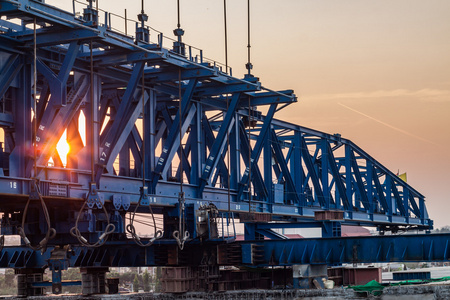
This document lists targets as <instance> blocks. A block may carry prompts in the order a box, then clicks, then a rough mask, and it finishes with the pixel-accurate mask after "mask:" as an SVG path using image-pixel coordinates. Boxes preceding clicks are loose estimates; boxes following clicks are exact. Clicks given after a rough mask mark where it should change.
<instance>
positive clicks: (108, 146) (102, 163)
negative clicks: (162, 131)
mask: <svg viewBox="0 0 450 300" xmlns="http://www.w3.org/2000/svg"><path fill="white" fill-rule="evenodd" d="M144 64H145V62H143V61H141V62H137V63H136V64H135V65H134V67H133V72H132V73H131V77H130V80H129V82H128V85H127V88H126V90H125V94H124V95H123V98H122V101H121V102H120V106H119V108H118V109H117V114H116V116H115V119H114V121H113V123H112V125H111V129H110V130H108V132H107V133H106V135H105V138H104V139H103V142H102V146H101V148H100V157H99V161H98V167H97V170H96V172H95V174H96V178H95V179H96V182H97V183H98V182H99V180H100V177H101V175H102V174H103V170H104V169H105V168H107V166H108V163H110V157H111V156H112V155H111V154H112V147H114V145H115V143H116V142H117V140H118V138H119V136H118V135H119V134H120V133H121V130H120V129H119V128H121V127H122V126H123V125H124V124H126V123H127V122H128V121H129V119H127V118H128V117H129V115H130V111H131V110H133V105H132V102H133V100H134V97H133V96H134V95H135V93H136V87H137V85H138V81H139V80H140V79H141V76H142V71H143V69H144ZM91 101H92V100H91ZM95 113H97V112H95ZM113 159H114V158H113Z"/></svg>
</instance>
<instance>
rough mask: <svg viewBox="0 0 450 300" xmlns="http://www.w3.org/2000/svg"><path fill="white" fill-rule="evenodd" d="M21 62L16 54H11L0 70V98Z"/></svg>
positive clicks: (17, 71)
mask: <svg viewBox="0 0 450 300" xmlns="http://www.w3.org/2000/svg"><path fill="white" fill-rule="evenodd" d="M22 66H23V63H22V62H21V59H20V57H19V56H18V55H17V54H12V55H11V56H10V57H9V58H8V60H7V61H6V63H5V64H4V66H3V67H2V69H1V70H0V99H1V98H3V96H4V95H5V92H6V90H7V89H8V87H9V86H10V84H11V82H12V81H13V80H14V78H16V76H17V74H18V73H19V71H20V69H21V68H22Z"/></svg>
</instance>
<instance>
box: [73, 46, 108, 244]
mask: <svg viewBox="0 0 450 300" xmlns="http://www.w3.org/2000/svg"><path fill="white" fill-rule="evenodd" d="M92 41H93V40H92V39H91V40H90V44H89V48H90V77H91V78H90V84H91V87H90V98H91V124H90V125H91V126H90V127H91V128H90V134H91V139H90V140H91V183H90V185H89V193H88V195H87V197H86V200H85V201H84V203H83V205H82V206H81V208H80V211H79V212H78V215H77V219H76V221H75V226H74V227H72V228H71V229H70V234H71V235H72V236H74V237H76V238H77V239H78V241H79V242H80V243H81V244H82V245H83V246H85V247H92V248H95V247H100V246H102V245H104V244H105V243H106V241H107V240H108V237H109V235H110V234H112V233H113V232H114V231H115V230H116V226H115V225H114V224H112V223H111V222H110V218H109V214H108V212H107V210H106V207H105V204H104V203H103V204H101V207H102V209H103V212H104V213H105V218H106V220H107V222H108V224H107V225H106V228H105V231H104V232H103V233H102V234H101V235H100V237H99V239H98V240H97V241H96V242H95V243H94V244H91V243H89V242H88V241H87V239H86V238H85V237H83V236H82V235H81V232H80V230H79V229H78V222H79V220H80V216H81V214H82V212H83V210H84V208H85V207H86V204H87V203H88V201H95V202H97V201H98V202H99V203H100V198H99V195H98V192H97V189H96V182H95V168H94V167H95V163H94V153H95V147H94V142H95V137H94V134H95V131H94V127H95V126H94V125H95V118H94V114H96V113H97V107H96V106H95V105H94V104H95V103H94V54H93V43H92ZM95 202H94V203H95ZM97 205H99V204H98V203H97Z"/></svg>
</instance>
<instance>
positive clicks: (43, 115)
mask: <svg viewBox="0 0 450 300" xmlns="http://www.w3.org/2000/svg"><path fill="white" fill-rule="evenodd" d="M0 4H1V7H0V16H1V17H6V20H5V19H4V18H2V19H1V20H0V99H1V105H0V127H1V128H2V130H3V131H4V137H5V138H4V141H3V145H2V151H1V152H0V154H1V157H2V159H1V160H0V164H1V165H0V175H1V176H0V194H1V199H0V211H1V212H3V213H4V215H3V218H2V228H1V230H2V234H17V233H18V230H17V228H18V226H20V225H21V221H22V216H23V212H24V208H25V206H26V203H27V200H28V198H29V196H30V194H31V186H32V184H33V182H35V181H37V182H38V183H39V188H40V193H41V194H42V195H43V196H44V199H45V202H46V205H47V207H48V211H49V216H50V220H51V224H52V226H53V227H54V228H55V230H56V236H55V237H54V238H53V239H51V240H49V241H48V246H49V247H50V248H52V247H53V245H67V244H70V245H74V247H75V248H74V249H76V250H75V252H74V254H70V256H71V257H72V259H70V260H69V261H70V264H69V265H67V266H97V265H98V266H136V265H158V264H159V265H160V264H167V263H168V262H167V254H166V256H165V258H164V255H162V254H161V253H160V252H159V251H160V250H158V249H157V248H155V247H149V248H146V249H141V248H139V247H137V246H135V244H134V242H133V240H132V239H130V238H129V237H127V232H126V224H127V221H126V219H127V217H128V216H130V215H133V214H134V212H137V213H141V214H146V215H147V216H151V215H152V214H153V213H154V214H158V215H159V216H160V218H162V219H163V221H164V222H163V223H164V224H163V225H159V226H160V227H161V228H159V229H163V230H164V236H163V237H162V238H161V240H158V241H157V242H155V245H169V246H167V247H169V248H170V247H172V246H176V241H175V240H174V239H173V234H174V233H175V232H179V230H181V227H182V225H183V226H185V227H186V230H187V231H188V232H189V233H190V235H191V237H192V239H193V241H194V242H193V245H200V244H199V243H197V242H198V241H200V240H201V241H202V242H206V243H208V239H206V241H205V239H204V238H203V237H200V236H198V235H197V227H196V226H197V225H198V224H197V223H198V222H197V221H196V220H197V218H196V211H197V210H198V209H199V208H200V207H201V206H206V205H209V204H210V203H212V204H214V205H215V207H216V208H217V209H218V211H219V212H221V213H226V214H227V216H233V218H234V217H236V218H240V219H241V221H242V222H247V225H246V238H247V240H249V239H250V240H258V239H262V238H263V237H264V236H266V237H268V238H270V239H272V240H271V241H268V242H267V244H266V242H264V244H262V242H258V244H257V246H258V247H263V248H264V251H265V255H266V256H265V258H264V259H265V260H264V262H261V263H262V264H268V262H269V261H270V258H271V257H272V253H274V259H276V260H277V262H278V263H280V264H292V263H308V262H309V263H315V262H319V261H322V262H324V261H325V262H332V263H342V262H348V261H351V257H349V256H348V254H347V253H343V252H342V253H339V251H338V250H331V249H335V248H336V247H338V245H339V243H350V242H347V241H346V240H333V239H331V240H330V239H323V240H321V241H317V240H305V241H300V240H298V241H289V240H287V241H286V240H284V239H285V237H284V236H283V235H281V234H279V233H277V232H275V231H273V230H272V229H273V228H275V227H284V228H287V227H291V228H302V227H312V226H317V227H322V229H323V232H324V233H325V234H324V236H336V235H339V234H336V232H339V228H340V225H341V224H351V225H363V226H375V227H378V228H379V229H380V230H383V231H389V230H392V231H396V230H398V229H399V228H400V229H411V228H414V229H425V230H428V229H431V228H432V225H433V222H432V220H431V219H430V218H429V216H428V213H427V209H426V205H425V197H424V196H423V195H422V194H420V193H419V192H418V191H416V190H415V189H414V188H412V187H411V186H410V185H408V184H407V183H406V182H403V181H402V180H401V179H400V178H398V177H397V176H396V175H395V174H394V173H393V172H391V171H389V170H388V169H387V168H385V167H384V166H383V165H382V164H380V163H379V162H377V161H376V160H375V159H374V158H373V157H372V156H370V155H369V154H368V153H366V152H365V151H364V150H362V149H361V148H359V147H358V146H357V145H356V144H354V143H353V142H352V141H350V140H347V139H344V138H342V137H341V136H340V135H339V134H334V135H330V134H326V133H323V132H320V131H316V130H312V129H309V128H306V127H302V126H299V125H295V124H291V123H287V122H284V121H282V120H277V119H276V118H275V114H276V112H277V110H279V109H282V108H283V107H285V106H287V105H289V104H292V103H295V102H297V98H296V96H295V94H294V92H293V91H292V90H285V91H273V90H270V89H267V88H265V87H264V86H262V84H261V83H260V82H259V79H258V78H256V77H254V76H252V75H250V74H247V75H245V77H244V78H242V79H241V78H236V77H233V76H231V70H229V69H226V70H224V69H223V68H222V67H221V66H220V64H218V63H216V62H210V61H206V60H204V58H203V52H202V51H201V50H198V49H197V50H196V48H193V47H191V46H189V45H186V44H184V43H182V42H181V35H179V36H178V38H179V39H178V41H177V42H175V43H176V44H174V45H173V47H172V48H171V49H167V48H165V47H164V46H165V45H163V42H164V41H165V40H164V38H163V35H162V34H159V36H158V37H157V43H153V42H150V40H149V36H148V35H149V32H148V29H147V28H146V27H145V26H146V25H145V20H144V19H145V18H144V16H141V19H140V23H136V28H137V30H136V36H137V38H133V37H131V36H130V35H125V34H123V33H120V32H117V31H114V30H112V29H111V28H112V26H111V21H110V19H109V18H108V13H106V15H105V19H103V20H102V19H101V17H99V16H98V13H97V11H96V10H95V9H94V8H93V7H92V6H88V7H87V8H86V9H85V10H84V14H83V15H82V16H81V17H77V16H75V15H74V14H72V13H69V12H65V11H62V10H60V9H57V8H55V7H52V6H50V5H46V4H45V3H44V2H38V1H30V0H0ZM102 21H103V23H102ZM35 22H36V25H37V29H36V32H34V30H32V29H30V28H32V27H33V24H34V23H35ZM34 33H36V39H35V38H34ZM34 45H36V47H37V52H36V57H34ZM91 45H92V54H91V51H90V47H91ZM169 46H170V45H169ZM185 47H187V48H188V51H186V53H183V52H184V51H185V50H186V49H185ZM195 51H198V53H197V54H196V55H195V53H194V52H195ZM91 55H92V59H91ZM34 58H36V64H34ZM34 69H36V70H37V73H36V81H35V80H34V76H33V74H34V72H33V70H34ZM34 89H35V90H36V95H33V93H34ZM34 96H35V97H36V100H37V101H36V107H34ZM262 106H266V108H267V114H266V115H264V114H262V113H261V111H260V110H259V109H261V107H262ZM34 122H36V123H34ZM80 123H85V124H86V125H85V126H80ZM35 125H36V127H34V126H35ZM33 128H36V129H37V130H36V138H35V142H34V134H33V131H34V130H33ZM64 132H66V136H67V141H68V143H69V144H70V147H71V149H70V152H69V153H68V155H67V162H66V163H63V159H62V158H61V157H60V153H58V152H57V151H56V145H57V143H58V141H59V140H60V138H61V136H62V135H63V133H64ZM34 145H36V150H37V154H36V159H34V154H33V152H34ZM180 148H181V149H180ZM92 149H93V151H91V150H92ZM143 149H145V151H143ZM50 159H51V161H52V162H50ZM91 159H92V160H93V161H94V168H92V167H91V163H90V162H91ZM35 160H36V163H37V173H35V172H34V170H33V166H34V161H35ZM180 161H181V163H180ZM144 173H145V178H144V180H143V179H142V177H143V174H144ZM92 178H93V179H94V180H92ZM143 185H144V187H143ZM143 188H145V189H147V190H148V192H149V193H148V197H146V200H145V201H144V203H141V204H142V205H141V206H139V207H138V208H137V209H136V206H137V204H138V203H139V199H140V197H141V190H143ZM181 190H182V193H183V195H184V196H183V201H179V196H178V195H179V193H180V192H181ZM93 191H95V193H98V195H99V196H98V199H97V198H96V199H97V200H98V201H97V200H96V203H95V204H97V205H96V206H95V207H94V206H90V204H92V203H90V202H89V199H91V200H92V192H93ZM89 192H90V193H89ZM86 195H91V196H86ZM147 199H148V201H147ZM85 202H87V203H88V205H87V207H84V205H83V204H84V203H85ZM91 202H92V201H91ZM28 209H29V210H31V211H32V212H33V213H29V214H28V217H27V219H26V220H25V228H24V230H25V232H26V233H27V235H28V236H29V238H30V242H31V244H37V243H39V242H40V241H41V240H42V237H43V235H44V234H45V232H46V231H48V228H47V227H48V226H47V224H46V223H45V222H44V217H45V213H44V212H45V210H44V209H43V208H42V207H41V206H40V205H39V204H38V203H36V202H34V201H30V204H29V208H28ZM323 211H330V212H334V211H337V212H341V213H342V218H340V219H339V220H334V221H333V222H331V223H330V220H315V219H314V218H315V216H316V213H317V212H323ZM248 214H249V215H251V216H252V218H253V219H252V220H250V221H249V219H248V218H246V217H245V216H246V215H248ZM180 219H182V220H185V222H179V220H180ZM233 221H234V220H233ZM269 221H283V222H284V223H283V224H281V225H280V224H277V223H268V222H269ZM75 223H76V224H77V226H78V227H77V228H78V231H79V233H80V234H79V235H78V237H77V238H75V237H74V236H72V235H70V234H69V232H70V229H71V228H72V227H74V226H75ZM182 223H183V224H182ZM184 223H186V224H184ZM227 223H228V224H231V223H232V224H234V222H230V220H229V219H228V220H227ZM208 224H211V223H208ZM222 225H223V224H222ZM208 226H209V225H208ZM219 227H220V226H219ZM112 228H114V230H111V229H112ZM152 230H153V229H151V230H150V231H152ZM209 230H211V228H210V229H209ZM224 231H225V230H224ZM150 234H151V232H150ZM80 236H83V237H84V239H86V242H87V243H99V244H101V245H103V244H104V247H106V249H103V250H99V249H97V248H94V249H90V248H88V247H79V246H78V245H80V243H81V244H83V243H84V242H83V241H82V240H80V239H81V237H80ZM209 236H212V235H211V233H210V234H209ZM231 236H233V238H234V233H232V234H229V235H225V233H224V232H222V237H221V238H220V239H214V240H215V242H216V243H219V244H220V243H222V242H224V241H225V240H230V237H231ZM427 237H430V236H427ZM108 238H109V240H108V241H106V239H108ZM400 239H403V237H401V238H400ZM417 239H418V238H412V237H411V238H410V240H411V241H413V240H417ZM147 240H151V238H147ZM388 240H389V238H388V237H383V238H380V239H373V240H369V239H368V240H367V242H366V240H364V242H362V240H361V241H360V242H358V243H360V244H361V247H363V246H364V247H366V245H370V247H372V249H379V252H376V253H375V252H373V251H371V252H369V251H368V252H367V253H361V254H360V256H358V259H361V261H391V260H392V259H393V258H395V259H400V260H401V259H405V260H406V259H407V256H404V257H402V256H401V255H400V254H398V253H397V252H396V251H398V249H399V247H393V248H388V249H385V248H384V247H387V246H388V245H390V243H391V240H389V241H388ZM352 241H354V240H352ZM209 242H212V239H211V240H210V241H209ZM316 243H317V244H316ZM354 243H357V242H356V240H355V242H354ZM372 243H373V244H372ZM392 243H393V242H392ZM439 243H441V241H440V240H439ZM213 244H214V243H213ZM303 244H305V245H307V246H305V247H304V248H302V247H303V246H302V245H303ZM360 244H354V245H360ZM237 245H240V244H237ZM246 245H247V244H243V248H242V249H247V247H248V246H246ZM272 245H273V246H272ZM215 246H217V245H216V244H214V247H215ZM76 247H78V248H76ZM164 247H166V246H164ZM164 247H162V248H161V249H164V250H167V249H166V248H164ZM205 247H206V248H208V247H213V246H211V244H208V245H206V246H205ZM258 247H256V248H258ZM299 247H300V248H299ZM348 247H350V246H347V247H346V248H345V249H347V250H348V249H349V248H348ZM352 247H353V245H352ZM380 247H381V248H380ZM50 248H49V249H50ZM188 248H189V246H188ZM250 248H252V249H253V248H254V247H253V246H252V247H250ZM280 248H281V249H280ZM412 248H413V247H412V246H411V248H407V249H406V250H405V249H404V250H403V251H404V255H406V254H408V253H410V252H411V253H413V252H414V251H416V250H417V249H412ZM125 249H133V250H130V251H134V252H133V253H135V254H136V255H129V256H126V255H123V253H125ZM170 249H172V248H170ZM174 249H176V247H175V248H174ZM283 249H284V250H283ZM313 249H316V250H313ZM318 249H321V250H320V251H319V250H318ZM430 249H432V250H429V251H428V252H430V253H432V252H433V253H434V251H436V250H435V249H436V247H434V248H433V246H430ZM445 249H447V248H445ZM44 250H45V249H44ZM108 251H110V252H108ZM121 251H122V252H121ZM127 251H128V250H127ZM170 251H176V250H173V249H172V250H170ZM267 251H269V252H267ZM277 251H281V252H280V253H278V252H277ZM299 251H300V252H301V253H303V254H302V255H300V256H299V254H298V253H300V252H299ZM323 251H328V252H326V253H325V252H323ZM47 252H48V251H47ZM47 252H45V253H47ZM319 252H320V255H322V256H318V255H319V254H318V253H319ZM350 252H351V251H350ZM45 253H44V255H43V256H41V257H39V256H37V255H36V254H35V252H33V251H31V250H28V249H24V248H18V249H7V248H5V250H4V251H2V257H1V258H0V265H1V266H5V267H14V268H31V267H36V266H43V264H44V263H45V264H46V263H47V262H46V261H45V260H46V258H45V255H46V254H45ZM155 253H156V254H155ZM177 253H178V252H177ZM268 253H269V254H268ZM283 253H284V254H283ZM267 255H270V256H269V257H267ZM399 255H400V256H399ZM411 255H412V254H411ZM430 255H431V254H430ZM175 256H177V257H181V256H182V254H180V253H178V254H176V255H175ZM106 257H113V258H112V259H107V258H106ZM161 257H163V258H161ZM244 257H245V258H244V261H240V262H239V261H237V262H236V261H234V262H235V263H237V264H240V263H243V264H248V263H250V260H249V258H248V253H246V254H245V255H244ZM408 257H409V256H408ZM410 257H416V256H414V255H412V256H410ZM417 257H419V255H417ZM435 257H439V258H440V259H445V260H446V259H447V258H448V255H447V253H445V254H442V255H441V254H440V255H437V256H426V255H425V256H421V257H420V258H421V260H434V259H435ZM383 259H385V260H383ZM408 259H409V258H408ZM177 263H179V261H178V262H177ZM65 267H66V265H65Z"/></svg>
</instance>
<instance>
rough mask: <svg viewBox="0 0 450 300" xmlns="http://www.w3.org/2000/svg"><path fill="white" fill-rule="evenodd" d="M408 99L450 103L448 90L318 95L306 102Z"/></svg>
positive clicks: (399, 90) (308, 97) (397, 90)
mask: <svg viewBox="0 0 450 300" xmlns="http://www.w3.org/2000/svg"><path fill="white" fill-rule="evenodd" d="M392 97H409V98H419V99H420V100H422V101H427V102H428V101H429V102H450V90H438V89H421V90H416V91H413V90H407V89H396V90H378V91H372V92H354V93H340V94H319V95H311V96H306V97H305V98H307V99H308V100H339V99H347V100H348V99H374V98H392Z"/></svg>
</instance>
